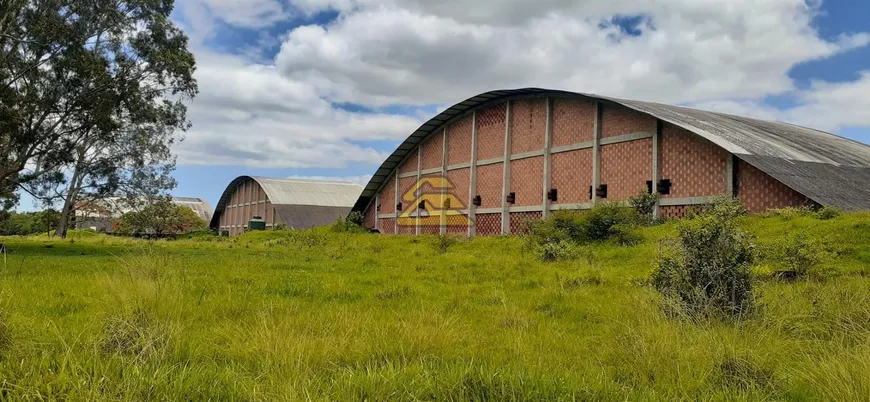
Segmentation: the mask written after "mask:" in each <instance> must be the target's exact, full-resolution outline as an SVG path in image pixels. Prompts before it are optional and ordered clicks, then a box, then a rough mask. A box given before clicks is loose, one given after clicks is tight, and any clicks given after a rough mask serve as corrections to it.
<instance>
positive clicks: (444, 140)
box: [438, 127, 452, 235]
mask: <svg viewBox="0 0 870 402" xmlns="http://www.w3.org/2000/svg"><path fill="white" fill-rule="evenodd" d="M442 133H443V135H442V136H441V150H442V151H441V177H443V178H445V179H446V178H447V127H444V131H443V132H442ZM446 195H447V189H446V188H444V186H442V187H441V205H439V206H438V208H439V210H440V211H441V231H440V233H441V234H442V235H445V234H447V215H446V214H445V213H444V211H443V208H444V200H445V198H446ZM451 208H452V206H451Z"/></svg>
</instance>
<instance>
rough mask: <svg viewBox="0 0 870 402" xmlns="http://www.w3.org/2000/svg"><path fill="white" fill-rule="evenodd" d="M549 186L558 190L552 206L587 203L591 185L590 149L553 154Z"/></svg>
mask: <svg viewBox="0 0 870 402" xmlns="http://www.w3.org/2000/svg"><path fill="white" fill-rule="evenodd" d="M551 158H552V162H551V165H552V178H551V183H550V184H551V185H552V186H553V188H555V189H557V190H558V193H559V194H558V195H559V199H558V200H556V201H555V202H553V204H554V205H555V204H575V203H584V202H589V186H591V185H592V149H580V150H577V151H569V152H560V153H557V154H553V155H552V156H551Z"/></svg>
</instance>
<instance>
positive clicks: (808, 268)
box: [770, 232, 830, 277]
mask: <svg viewBox="0 0 870 402" xmlns="http://www.w3.org/2000/svg"><path fill="white" fill-rule="evenodd" d="M770 257H772V258H771V259H772V260H773V261H774V262H775V263H776V264H777V265H779V266H781V267H783V269H784V270H783V271H780V272H778V273H777V274H778V275H779V276H784V277H803V276H807V275H808V274H810V273H811V272H812V271H813V270H814V269H815V268H816V267H817V266H818V265H819V263H821V262H823V261H825V260H826V259H828V258H830V254H829V253H827V252H825V251H823V250H822V249H821V247H820V246H819V244H818V242H816V241H814V240H811V239H810V238H809V237H808V236H807V235H806V233H802V232H799V233H794V234H791V235H789V236H786V237H785V238H784V239H783V240H782V241H780V242H778V243H777V247H776V248H775V249H774V250H773V253H772V256H770Z"/></svg>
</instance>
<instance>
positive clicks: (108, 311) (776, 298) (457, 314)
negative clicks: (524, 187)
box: [0, 214, 870, 401]
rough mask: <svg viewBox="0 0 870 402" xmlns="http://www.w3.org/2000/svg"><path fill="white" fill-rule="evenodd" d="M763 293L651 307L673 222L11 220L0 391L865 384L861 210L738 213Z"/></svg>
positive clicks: (647, 389)
mask: <svg viewBox="0 0 870 402" xmlns="http://www.w3.org/2000/svg"><path fill="white" fill-rule="evenodd" d="M742 226H743V227H744V228H746V229H747V230H748V231H749V232H751V233H752V234H753V235H755V236H756V244H757V245H758V247H759V249H760V250H762V252H764V250H766V249H769V248H770V247H773V246H774V245H775V244H776V242H777V241H779V240H780V239H783V238H784V237H785V236H786V235H787V234H789V233H794V232H798V231H801V232H805V233H807V235H808V236H809V237H810V238H812V239H814V240H816V241H818V242H819V243H820V244H821V246H822V247H823V248H824V251H825V252H826V253H827V254H826V255H828V256H829V257H828V258H827V259H826V260H825V261H824V262H823V263H822V264H821V265H820V266H818V267H816V268H815V269H814V271H813V272H811V275H810V276H809V277H807V278H804V279H799V280H797V281H794V282H782V281H777V280H774V279H771V278H770V277H769V274H770V273H771V272H773V271H775V270H777V269H778V263H777V261H774V260H771V259H762V260H761V261H760V262H759V264H758V266H757V267H756V273H757V275H758V286H757V291H758V293H759V295H760V303H761V306H762V307H761V309H760V312H759V313H758V314H757V315H755V316H753V317H750V318H749V319H746V320H744V321H741V322H737V323H724V322H717V321H703V322H688V321H683V320H678V319H672V318H668V317H666V316H665V315H664V314H663V313H662V309H661V307H660V299H659V297H658V295H657V294H656V293H655V291H654V290H653V289H652V288H651V287H650V286H649V285H647V283H648V282H647V281H648V279H649V277H650V273H651V272H652V270H653V268H654V262H655V259H656V257H657V255H658V253H659V249H660V244H661V242H660V240H661V239H663V238H667V237H671V236H674V234H675V227H674V225H673V224H672V223H671V224H666V225H662V226H657V227H653V228H646V229H643V230H642V231H641V234H642V236H643V238H644V241H643V242H642V243H640V244H638V245H635V246H631V247H620V246H617V245H614V244H600V245H595V246H591V247H589V248H588V249H586V250H584V252H583V253H582V255H581V256H579V257H578V258H577V259H575V260H572V261H558V262H550V263H545V262H541V261H538V260H537V259H536V258H535V256H534V255H531V254H529V253H526V252H524V251H523V244H524V243H523V241H522V239H519V238H476V239H474V240H472V241H462V242H458V243H456V244H452V245H449V246H448V247H447V249H446V252H444V253H442V252H441V250H440V248H441V244H442V242H440V241H439V240H438V238H436V237H392V236H377V235H367V234H349V233H332V232H329V231H328V230H317V231H308V232H259V233H249V234H247V235H245V236H242V237H241V238H234V239H210V238H204V237H197V238H193V239H189V240H177V241H156V242H147V241H141V240H130V239H122V238H112V237H107V236H103V235H93V234H83V233H75V234H74V235H73V236H72V237H71V238H70V239H68V240H65V241H58V240H49V239H46V238H45V237H30V238H6V239H2V240H0V241H4V242H6V244H7V246H8V247H9V250H10V252H11V253H10V254H9V256H8V260H7V264H6V266H5V267H2V271H0V399H2V400H55V399H65V400H137V401H138V400H165V399H173V400H206V399H211V400H263V401H275V400H363V399H367V400H418V399H419V400H542V399H547V400H626V399H630V400H680V399H682V400H759V399H766V400H813V399H825V400H867V399H868V398H870V375H868V373H870V215H867V214H859V215H843V216H840V217H837V218H834V219H831V220H825V221H822V220H817V219H813V218H812V217H789V218H787V219H784V218H778V217H771V218H759V217H752V218H746V219H744V220H743V222H742Z"/></svg>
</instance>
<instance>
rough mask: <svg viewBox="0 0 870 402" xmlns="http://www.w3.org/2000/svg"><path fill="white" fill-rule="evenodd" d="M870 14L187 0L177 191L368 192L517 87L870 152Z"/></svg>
mask: <svg viewBox="0 0 870 402" xmlns="http://www.w3.org/2000/svg"><path fill="white" fill-rule="evenodd" d="M868 15H870V1H868V0H824V1H818V0H765V1H757V0H647V1H642V2H641V1H636V0H584V1H577V0H535V1H531V0H498V1H496V0H477V1H468V0H176V4H175V10H174V11H173V14H172V18H173V21H174V22H175V23H176V24H177V25H178V26H180V27H181V28H182V29H183V30H184V31H185V33H186V34H187V35H188V36H189V38H190V49H191V51H192V52H193V53H194V55H195V56H196V60H197V70H196V74H195V77H196V79H197V80H198V83H199V89H200V92H199V95H198V96H197V97H196V98H195V99H194V100H193V101H192V102H190V103H189V105H188V107H189V110H188V118H189V119H190V122H191V123H192V128H191V129H190V130H188V131H187V132H185V133H183V134H182V136H183V137H184V140H183V141H182V142H181V143H180V144H179V145H178V146H177V147H176V148H175V151H176V153H177V157H178V167H177V170H176V172H175V174H174V176H175V177H176V179H177V180H178V187H177V188H176V189H175V190H174V191H173V194H174V195H176V196H185V197H201V198H204V199H206V200H207V201H208V202H209V203H210V204H211V206H212V207H214V206H215V205H216V204H217V201H218V199H219V198H220V195H221V193H222V192H223V191H224V189H225V187H226V185H227V184H229V182H230V181H231V180H232V179H233V178H235V177H237V176H240V175H257V176H269V177H290V176H294V177H318V178H321V177H328V178H336V179H341V180H350V181H356V182H360V183H365V182H366V181H367V180H368V178H370V177H371V174H372V173H373V172H374V171H375V170H376V169H377V167H378V165H380V163H381V162H382V161H383V160H384V159H385V158H386V157H387V156H388V155H389V154H390V153H391V152H392V151H393V150H394V149H395V147H396V146H397V145H398V144H399V143H401V141H403V140H404V139H405V138H406V137H407V136H408V135H410V134H411V133H412V132H413V131H414V130H415V129H416V128H417V127H418V126H419V125H420V124H422V123H423V122H424V121H425V120H427V119H428V118H430V117H432V116H433V115H434V114H435V113H437V112H439V111H441V110H443V109H446V108H447V107H449V106H450V105H452V104H454V103H457V102H460V101H462V100H464V99H466V98H469V97H471V96H473V95H476V94H478V93H481V92H485V91H488V90H493V89H506V88H522V87H542V88H552V89H562V90H570V91H577V92H587V93H596V94H600V95H608V96H616V97H624V98H630V99H638V100H648V101H658V102H664V103H671V104H680V105H686V106H692V107H697V108H702V109H709V110H715V111H722V112H728V113H735V114H741V115H748V116H752V117H758V118H763V119H769V120H778V121H786V122H790V123H795V124H799V125H803V126H808V127H813V128H818V129H821V130H825V131H829V132H832V133H835V134H839V135H843V136H846V137H849V138H853V139H856V140H858V141H862V142H865V143H870V19H868V18H867V16H868ZM33 208H34V205H33V202H32V200H30V199H28V198H27V197H22V202H21V205H20V206H19V209H24V210H28V209H33Z"/></svg>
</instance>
